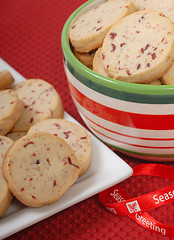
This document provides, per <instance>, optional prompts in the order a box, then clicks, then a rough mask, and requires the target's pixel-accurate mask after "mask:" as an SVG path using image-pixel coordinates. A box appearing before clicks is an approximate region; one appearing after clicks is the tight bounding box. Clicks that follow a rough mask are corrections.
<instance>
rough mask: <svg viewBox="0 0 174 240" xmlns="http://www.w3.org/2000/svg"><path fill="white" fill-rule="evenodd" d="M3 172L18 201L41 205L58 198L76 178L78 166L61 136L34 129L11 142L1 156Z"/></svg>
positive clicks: (28, 204) (71, 151)
mask: <svg viewBox="0 0 174 240" xmlns="http://www.w3.org/2000/svg"><path fill="white" fill-rule="evenodd" d="M3 171H4V176H5V178H6V181H7V182H8V185H9V188H10V190H11V192H12V193H13V194H14V196H15V197H16V198H17V199H18V200H19V201H21V202H22V203H23V204H25V205H27V206H32V207H41V206H44V205H48V204H51V203H53V202H55V201H56V200H58V199H59V198H60V197H61V196H62V195H63V194H64V193H65V192H66V191H67V190H68V189H69V187H70V186H72V184H73V183H74V182H75V181H76V179H77V178H78V176H79V171H80V169H79V165H78V161H77V159H76V157H75V155H74V152H73V150H72V149H71V147H70V146H69V145H68V144H67V143H66V142H65V141H64V140H63V139H61V138H58V137H55V136H53V135H52V134H49V133H44V132H42V133H41V132H38V133H34V134H29V135H26V136H24V137H22V138H20V139H18V140H17V141H16V142H14V144H13V145H12V147H11V148H10V149H9V150H8V152H7V153H6V156H5V158H4V163H3Z"/></svg>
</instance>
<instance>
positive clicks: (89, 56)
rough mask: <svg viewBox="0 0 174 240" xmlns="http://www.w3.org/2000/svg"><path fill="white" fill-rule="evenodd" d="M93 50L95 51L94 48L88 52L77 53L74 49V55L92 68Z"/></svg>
mask: <svg viewBox="0 0 174 240" xmlns="http://www.w3.org/2000/svg"><path fill="white" fill-rule="evenodd" d="M95 52H96V50H92V51H90V52H88V53H79V52H77V51H76V50H74V55H75V56H76V58H77V59H78V60H79V61H80V62H81V63H83V64H84V65H85V66H86V67H88V68H92V62H93V58H94V54H95Z"/></svg>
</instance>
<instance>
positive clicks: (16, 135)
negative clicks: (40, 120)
mask: <svg viewBox="0 0 174 240" xmlns="http://www.w3.org/2000/svg"><path fill="white" fill-rule="evenodd" d="M26 134H27V132H9V133H8V134H7V135H6V137H8V138H10V139H12V140H13V141H16V140H18V139H19V138H21V137H23V136H25V135H26Z"/></svg>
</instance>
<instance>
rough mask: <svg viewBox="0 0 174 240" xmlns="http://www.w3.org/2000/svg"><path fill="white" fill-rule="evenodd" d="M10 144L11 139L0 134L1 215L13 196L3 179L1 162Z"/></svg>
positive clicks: (11, 142)
mask: <svg viewBox="0 0 174 240" xmlns="http://www.w3.org/2000/svg"><path fill="white" fill-rule="evenodd" d="M12 144H13V141H12V140H11V139H9V138H7V137H4V136H0V186H1V187H0V216H2V215H3V214H4V213H5V212H6V211H7V209H8V207H9V206H10V203H11V200H12V198H13V195H12V193H11V192H10V190H9V187H8V185H7V182H6V181H5V179H4V176H3V173H2V162H3V159H4V156H5V153H6V152H7V150H8V149H9V148H10V147H11V145H12Z"/></svg>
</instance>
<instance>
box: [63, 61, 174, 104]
mask: <svg viewBox="0 0 174 240" xmlns="http://www.w3.org/2000/svg"><path fill="white" fill-rule="evenodd" d="M65 65H66V67H67V68H68V70H69V71H70V72H71V74H72V75H73V76H74V77H75V78H76V79H77V80H78V81H80V82H81V83H82V84H84V85H85V86H87V87H89V88H91V89H92V90H94V91H96V92H99V93H101V94H103V95H106V96H108V97H112V98H116V99H120V100H124V101H129V102H136V103H147V104H170V103H171V104H172V103H174V91H173V95H171V94H170V95H151V94H137V93H131V92H126V91H125V89H124V91H123V90H122V91H121V90H118V89H115V88H110V87H109V86H108V85H106V86H105V85H103V84H99V83H98V82H97V81H93V80H90V79H89V78H87V77H86V76H84V75H82V74H81V73H79V71H77V70H76V69H75V68H73V67H72V66H71V65H70V64H69V63H68V62H67V61H65ZM131 85H132V84H131ZM133 85H139V84H133ZM141 86H142V85H141ZM149 87H150V86H149ZM154 87H156V86H154ZM157 87H160V86H157Z"/></svg>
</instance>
